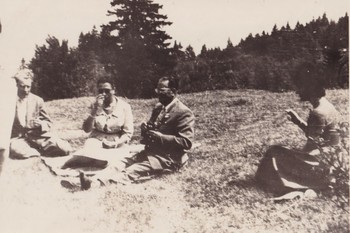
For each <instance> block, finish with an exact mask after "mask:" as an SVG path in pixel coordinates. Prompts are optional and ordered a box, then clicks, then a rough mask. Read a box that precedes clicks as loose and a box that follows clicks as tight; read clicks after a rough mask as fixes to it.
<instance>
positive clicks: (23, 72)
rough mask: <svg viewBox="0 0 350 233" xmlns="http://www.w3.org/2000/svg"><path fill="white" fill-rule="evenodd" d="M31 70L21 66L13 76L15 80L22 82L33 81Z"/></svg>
mask: <svg viewBox="0 0 350 233" xmlns="http://www.w3.org/2000/svg"><path fill="white" fill-rule="evenodd" d="M33 77H34V74H33V71H32V70H30V69H28V68H22V69H20V70H18V71H17V73H16V74H15V75H14V76H13V78H14V79H15V80H16V82H17V83H18V82H23V81H25V80H30V81H33Z"/></svg>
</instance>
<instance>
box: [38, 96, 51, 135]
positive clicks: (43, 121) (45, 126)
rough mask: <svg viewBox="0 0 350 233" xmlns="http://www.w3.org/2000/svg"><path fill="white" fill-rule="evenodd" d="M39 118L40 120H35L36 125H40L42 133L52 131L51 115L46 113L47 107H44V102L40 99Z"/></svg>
mask: <svg viewBox="0 0 350 233" xmlns="http://www.w3.org/2000/svg"><path fill="white" fill-rule="evenodd" d="M38 107H39V117H38V119H35V120H34V121H35V122H34V124H37V125H40V127H41V132H48V131H50V129H51V127H52V121H51V119H50V117H49V115H48V114H47V113H46V110H45V107H44V101H43V100H42V99H40V101H39V104H38Z"/></svg>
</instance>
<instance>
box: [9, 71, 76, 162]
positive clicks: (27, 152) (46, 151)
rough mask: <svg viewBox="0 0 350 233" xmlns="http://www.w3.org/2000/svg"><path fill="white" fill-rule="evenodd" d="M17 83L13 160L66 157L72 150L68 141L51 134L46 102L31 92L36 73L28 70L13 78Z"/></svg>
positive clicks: (12, 147) (11, 152)
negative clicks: (35, 157) (37, 157)
mask: <svg viewBox="0 0 350 233" xmlns="http://www.w3.org/2000/svg"><path fill="white" fill-rule="evenodd" d="M14 78H15V79H16V83H17V96H18V97H17V103H16V112H15V119H14V122H13V126H12V134H11V138H12V139H11V144H10V157H11V158H14V159H25V158H29V157H33V156H40V155H43V156H49V157H54V156H64V155H68V154H69V153H70V151H71V150H72V148H71V146H70V145H69V143H68V142H66V141H63V140H62V139H59V138H58V137H57V136H56V135H54V134H53V133H52V132H51V126H52V121H51V120H50V118H49V116H48V115H47V113H46V111H45V109H44V101H43V99H42V98H40V97H39V96H36V95H34V94H32V93H30V90H31V86H32V81H33V80H32V79H33V73H32V72H31V70H29V69H27V68H23V69H21V70H20V71H19V72H17V73H16V74H15V76H14Z"/></svg>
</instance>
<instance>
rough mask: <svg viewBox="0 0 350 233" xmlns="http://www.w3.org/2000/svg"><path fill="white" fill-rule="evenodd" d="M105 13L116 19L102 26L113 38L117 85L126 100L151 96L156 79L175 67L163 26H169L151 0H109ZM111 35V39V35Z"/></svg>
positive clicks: (165, 17)
mask: <svg viewBox="0 0 350 233" xmlns="http://www.w3.org/2000/svg"><path fill="white" fill-rule="evenodd" d="M111 6H112V7H113V9H112V10H109V11H108V13H109V15H110V16H114V17H116V20H114V21H111V22H109V23H108V24H107V25H104V26H103V30H105V31H106V32H108V33H109V34H110V36H111V38H113V40H114V43H115V46H116V47H115V48H113V49H116V50H117V52H118V56H116V57H118V58H117V60H116V61H113V63H115V64H116V67H115V69H116V70H117V73H118V75H117V76H118V77H117V80H116V82H117V86H119V87H120V91H121V92H124V93H122V94H124V95H126V96H128V97H151V96H152V95H153V89H154V85H155V83H156V81H157V80H158V78H159V76H161V75H163V74H165V73H166V72H167V71H169V70H171V69H172V68H173V67H174V66H175V58H174V56H172V49H171V48H169V44H170V43H169V42H168V40H169V39H171V37H170V36H169V35H168V34H167V33H166V32H165V31H164V30H163V27H165V26H169V25H171V24H172V23H171V22H168V21H167V16H165V15H162V14H160V13H159V10H160V9H162V6H161V5H159V4H157V3H153V1H152V0H113V1H112V2H111ZM113 35H115V36H113Z"/></svg>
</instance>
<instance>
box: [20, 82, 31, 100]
mask: <svg viewBox="0 0 350 233" xmlns="http://www.w3.org/2000/svg"><path fill="white" fill-rule="evenodd" d="M31 88H32V80H31V79H24V80H19V81H17V95H18V97H20V98H24V97H26V96H28V95H29V93H30V89H31Z"/></svg>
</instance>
